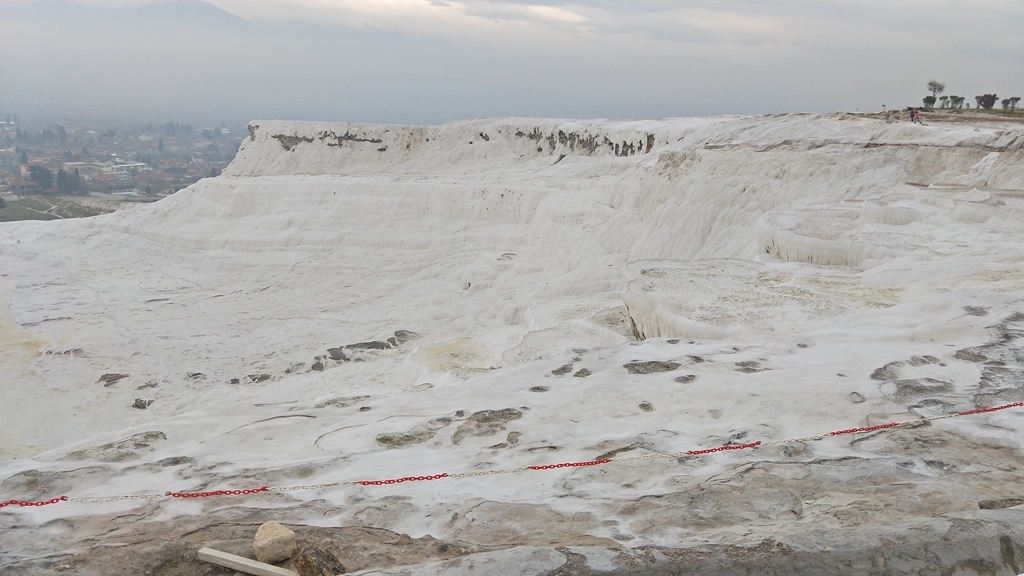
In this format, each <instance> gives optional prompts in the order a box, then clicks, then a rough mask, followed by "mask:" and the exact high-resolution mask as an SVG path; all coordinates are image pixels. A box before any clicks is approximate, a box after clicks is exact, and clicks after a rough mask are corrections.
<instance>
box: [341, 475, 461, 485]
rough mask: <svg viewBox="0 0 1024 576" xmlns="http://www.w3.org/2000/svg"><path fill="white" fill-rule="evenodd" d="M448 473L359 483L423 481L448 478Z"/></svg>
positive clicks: (382, 483)
mask: <svg viewBox="0 0 1024 576" xmlns="http://www.w3.org/2000/svg"><path fill="white" fill-rule="evenodd" d="M447 477H448V473H447V472H445V473H443V474H435V475H433V476H406V477H405V478H394V479H391V480H362V481H360V482H359V483H360V484H362V485H363V486H383V485H385V484H401V483H402V482H422V481H424V480H439V479H441V478H447Z"/></svg>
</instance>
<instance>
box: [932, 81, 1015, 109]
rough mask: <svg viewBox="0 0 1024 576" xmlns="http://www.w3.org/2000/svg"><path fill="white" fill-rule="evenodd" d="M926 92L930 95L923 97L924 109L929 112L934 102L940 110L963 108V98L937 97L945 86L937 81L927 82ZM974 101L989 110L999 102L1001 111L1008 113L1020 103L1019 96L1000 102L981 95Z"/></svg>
mask: <svg viewBox="0 0 1024 576" xmlns="http://www.w3.org/2000/svg"><path fill="white" fill-rule="evenodd" d="M928 90H929V91H930V92H931V93H932V95H931V96H925V97H924V107H925V108H927V109H929V110H931V109H933V108H935V103H936V102H938V103H939V108H940V109H942V108H948V109H952V110H959V109H961V108H963V107H964V100H966V98H964V97H963V96H939V94H942V93H943V92H945V91H946V85H945V84H944V83H942V82H939V81H938V80H929V81H928ZM974 100H975V102H977V105H978V108H982V109H984V110H991V109H992V108H994V107H995V105H996V102H999V103H1000V104H1002V105H1003V110H1006V111H1008V112H1010V111H1014V110H1016V109H1017V103H1018V102H1020V96H1014V97H1012V98H1003V100H1002V101H1000V100H999V96H997V95H995V94H982V95H980V96H975V97H974ZM967 107H968V108H970V107H971V105H970V104H967Z"/></svg>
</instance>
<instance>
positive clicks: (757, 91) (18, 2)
mask: <svg viewBox="0 0 1024 576" xmlns="http://www.w3.org/2000/svg"><path fill="white" fill-rule="evenodd" d="M921 7H924V8H926V9H922V8H921ZM0 16H3V21H4V22H5V23H6V24H7V26H6V30H5V34H4V35H3V37H2V40H0V49H2V50H3V52H4V54H6V55H7V57H6V58H5V59H4V61H3V64H0V80H2V82H0V86H2V88H0V115H2V114H20V115H21V116H22V117H23V118H37V119H39V120H43V119H45V120H61V119H62V117H63V119H67V120H70V119H88V118H95V119H97V120H101V119H109V120H113V119H117V120H119V121H122V122H135V123H146V122H161V121H166V120H171V119H176V120H181V121H185V122H193V123H219V122H222V121H224V122H228V123H241V122H245V121H247V120H252V119H270V118H273V119H286V120H289V119H290V120H329V121H356V122H385V123H415V124H436V123H442V122H446V121H451V120H462V119H471V118H481V117H510V116H515V117H549V118H551V117H554V118H613V119H614V118H667V117H678V116H708V115H723V114H762V113H782V112H827V111H836V110H847V111H855V110H860V111H868V110H881V109H882V107H883V105H884V106H887V107H888V108H890V109H892V108H902V107H904V106H907V105H914V104H920V103H921V98H922V97H923V96H926V95H927V94H928V92H927V91H926V90H925V84H926V83H927V82H928V80H930V79H936V80H939V81H942V82H945V84H946V87H947V88H946V92H945V94H947V95H950V94H956V95H961V96H965V97H966V98H967V102H969V103H971V104H972V105H973V97H974V96H975V95H976V94H982V93H991V92H994V93H997V94H999V95H1000V97H1003V98H1005V97H1009V96H1020V95H1021V94H1022V93H1024V75H1021V74H1020V73H1019V72H1020V66H1019V58H1020V55H1021V52H1022V50H1021V49H1022V48H1024V36H1022V35H1021V34H1020V33H1019V31H1020V30H1021V29H1024V5H1021V4H1019V3H1015V2H1009V1H992V2H987V3H985V4H984V5H981V6H978V5H966V4H964V3H956V2H947V1H937V2H930V3H929V4H928V5H927V6H925V5H918V4H917V3H905V5H902V6H896V7H893V6H889V5H885V4H882V3H874V2H872V3H864V2H857V3H856V4H854V3H853V2H832V3H829V4H828V5H820V3H813V2H808V1H805V0H787V1H784V2H776V3H772V5H771V6H764V5H762V4H759V3H750V2H741V1H739V0H731V1H725V2H721V1H718V2H711V1H710V0H701V1H698V2H689V3H686V5H685V6H680V5H679V4H678V3H672V2H665V1H662V0H645V1H640V2H635V3H631V4H630V5H629V6H628V7H623V6H620V5H619V4H618V3H615V2H608V1H606V0H581V1H578V2H562V1H559V0H538V1H537V2H524V1H520V0H507V1H502V0H468V1H465V2H461V3H455V2H448V1H444V0H390V1H387V2H349V1H339V2H322V1H318V0H276V1H266V2H260V3H254V2H243V1H241V0H212V1H211V2H203V1H201V0H168V1H167V2H152V1H144V0H119V1H118V0H108V1H91V2H86V3H83V2H72V1H70V0H42V1H38V2H29V1H27V0H0Z"/></svg>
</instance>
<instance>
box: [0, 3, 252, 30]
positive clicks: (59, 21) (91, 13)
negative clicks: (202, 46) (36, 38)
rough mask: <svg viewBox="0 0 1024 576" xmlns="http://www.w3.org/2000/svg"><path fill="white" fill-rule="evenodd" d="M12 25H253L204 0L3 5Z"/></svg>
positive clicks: (233, 27) (230, 27)
mask: <svg viewBox="0 0 1024 576" xmlns="http://www.w3.org/2000/svg"><path fill="white" fill-rule="evenodd" d="M0 10H2V13H3V16H4V20H6V21H8V22H10V23H17V22H18V21H19V20H20V21H25V22H26V23H28V22H31V23H46V24H49V25H53V26H68V25H70V26H88V25H96V24H105V25H113V26H119V25H120V26H160V27H163V28H167V27H179V26H187V27H190V28H195V27H199V28H216V29H218V30H245V29H248V28H251V25H250V24H249V23H248V22H246V21H245V20H243V19H242V18H239V17H238V16H235V15H234V14H232V13H230V12H227V11H225V10H221V9H220V8H217V7H216V6H214V5H213V4H210V3H208V2H204V1H203V0H166V1H164V2H158V3H155V4H144V5H140V6H122V7H110V6H91V5H87V4H81V3H79V2H74V1H73V0H39V1H37V2H30V3H24V4H23V3H15V4H4V5H2V8H0Z"/></svg>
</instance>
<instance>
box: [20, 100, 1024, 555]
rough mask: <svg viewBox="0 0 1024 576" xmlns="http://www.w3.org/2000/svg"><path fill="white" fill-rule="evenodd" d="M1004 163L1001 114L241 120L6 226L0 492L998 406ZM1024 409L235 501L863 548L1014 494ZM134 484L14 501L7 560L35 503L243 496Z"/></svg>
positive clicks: (687, 539)
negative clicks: (187, 182)
mask: <svg viewBox="0 0 1024 576" xmlns="http://www.w3.org/2000/svg"><path fill="white" fill-rule="evenodd" d="M1022 147H1024V136H1022V133H1021V130H1020V129H1019V128H1017V127H1015V126H1013V125H1007V126H1001V125H967V124H963V125H932V126H928V127H921V126H911V125H909V124H900V123H885V122H884V121H881V120H874V119H866V118H856V117H852V116H844V115H835V116H811V115H787V116H778V117H757V118H713V119H679V120H665V121H637V122H610V121H556V120H533V119H500V120H482V121H473V122H460V123H453V124H448V125H444V126H434V127H410V126H375V125H355V124H325V123H285V122H254V123H253V124H252V126H251V127H250V138H249V139H247V140H246V141H245V142H244V143H243V144H242V146H241V149H240V150H239V152H238V155H237V157H236V159H235V161H234V162H233V163H232V164H231V166H229V167H228V169H227V170H226V171H225V172H224V174H223V175H222V176H220V177H218V178H214V179H208V180H203V181H201V182H199V183H198V184H196V185H195V186H192V187H190V188H189V189H186V190H183V191H181V192H179V193H178V194H175V195H174V196H171V197H169V198H167V199H165V200H162V201H160V202H158V203H155V204H152V205H147V206H139V207H137V208H134V209H131V210H127V211H123V212H118V213H114V214H110V215H105V216H102V217H96V218H91V219H88V220H79V221H61V222H47V223H21V224H14V225H4V226H2V227H0V270H2V275H0V294H3V295H4V298H5V300H4V301H5V302H6V303H7V306H6V314H7V315H5V316H2V317H0V339H2V341H3V342H4V343H5V346H3V349H2V350H0V369H2V370H3V371H4V373H5V374H11V375H13V377H12V378H11V380H10V382H9V383H8V384H7V385H6V388H5V392H4V394H5V401H4V402H3V403H0V440H2V442H0V455H2V456H3V457H4V458H5V460H4V461H3V463H2V464H0V499H4V498H7V497H8V495H10V496H9V497H10V498H19V499H22V498H25V499H28V498H40V499H43V498H50V497H52V496H51V495H54V494H55V493H56V492H61V493H69V494H72V495H74V496H78V497H85V496H96V495H120V494H139V493H142V494H148V493H157V494H160V493H163V491H165V490H203V489H217V488H220V487H232V486H236V485H249V484H251V485H261V484H270V485H272V486H289V485H296V484H303V485H307V484H319V483H325V482H339V481H351V480H364V479H376V478H380V479H383V478H397V477H404V476H408V475H427V474H435V473H439V472H449V473H453V474H454V473H469V472H474V471H488V470H494V469H510V468H520V467H524V466H531V465H544V464H548V463H552V462H563V461H582V460H590V459H595V458H601V457H610V456H609V455H620V456H642V455H651V454H655V455H656V454H664V453H673V452H678V451H681V450H683V451H685V450H688V449H696V448H706V447H714V446H720V445H723V444H726V443H738V442H744V441H746V439H755V438H756V439H761V440H764V441H771V440H784V439H787V438H799V437H803V436H807V435H809V434H819V433H821V432H825V431H828V430H835V429H838V428H846V427H850V426H860V425H865V424H878V423H881V422H887V421H891V420H902V419H909V418H913V417H915V416H934V415H940V414H944V413H953V412H957V411H963V410H969V409H972V408H975V407H976V406H981V407H987V406H992V405H996V404H1000V403H1006V402H1015V401H1019V400H1020V399H1021V387H1022V384H1021V380H1020V376H1019V374H1020V370H1021V368H1022V358H1021V354H1020V347H1019V339H1020V332H1021V330H1022V327H1021V326H1020V317H1021V316H1020V315H1021V314H1024V309H1022V308H1021V304H1020V302H1021V295H1022V294H1024V270H1022V264H1024V249H1022V248H1021V246H1020V242H1019V235H1018V234H1019V230H1021V229H1024V217H1022V214H1024V192H1022V190H1024V170H1021V166H1022V164H1024V151H1022ZM410 332H411V333H410ZM389 337H390V338H392V339H393V340H392V341H391V342H388V340H387V339H388V338H389ZM638 340H644V341H642V342H641V341H638ZM353 344H358V345H356V346H352V345H353ZM648 361H652V362H658V363H660V364H652V365H650V366H649V367H648V368H643V369H642V370H641V369H640V368H636V366H639V364H636V363H637V362H640V363H642V362H648ZM986 362H989V363H988V364H986ZM995 363H998V364H995ZM626 366H633V367H634V368H627V367H626ZM644 366H647V365H644ZM651 366H653V368H650V367H651ZM648 369H651V370H667V371H668V372H667V373H661V372H657V371H655V372H654V373H640V374H637V373H634V372H636V371H638V370H640V371H643V370H648ZM137 400H139V401H141V403H142V404H147V403H148V402H149V401H152V403H150V404H148V405H147V407H146V408H145V409H141V408H136V407H133V404H135V403H136V401H137ZM1019 426H1020V416H1019V414H1013V413H1012V411H1007V412H1001V413H999V414H994V415H991V416H980V417H979V420H978V421H976V422H975V421H961V420H957V419H952V420H944V421H940V422H939V423H937V424H935V425H934V426H932V427H930V428H929V429H928V430H926V431H924V432H921V431H915V430H902V429H901V430H899V431H892V432H886V433H884V434H882V435H879V436H877V437H872V439H870V440H868V441H862V440H863V438H857V441H856V442H851V439H852V438H846V439H828V440H825V441H818V442H814V443H812V442H795V443H792V444H787V445H784V446H774V447H767V446H765V447H761V448H758V449H757V450H756V451H751V452H746V453H735V454H734V453H728V454H720V455H716V456H707V457H705V456H701V457H683V458H679V459H658V458H655V459H651V460H641V461H636V462H632V463H616V464H614V465H609V466H607V467H595V468H580V469H571V470H568V471H562V470H554V471H545V472H544V474H540V473H538V472H530V473H529V474H524V473H518V474H508V475H498V476H488V477H485V478H484V479H478V478H475V477H470V478H460V479H445V480H439V481H436V482H426V483H422V484H420V483H415V484H408V483H403V484H401V485H400V486H394V487H391V486H387V487H378V486H373V487H363V486H354V487H353V486H343V487H335V488H331V489H321V490H307V491H294V492H292V491H286V492H278V493H273V494H271V495H257V496H254V497H251V498H248V499H245V500H244V501H239V502H243V503H244V505H245V506H253V507H256V508H257V509H263V510H270V509H274V508H282V509H284V508H287V510H281V511H279V512H277V513H273V512H269V511H267V512H264V513H263V514H265V516H266V517H267V518H271V517H274V516H275V514H277V515H279V517H280V518H282V519H287V520H290V521H293V522H302V523H315V524H324V525H327V524H335V523H341V524H354V525H368V526H378V527H381V528H387V529H390V530H395V531H399V532H407V533H410V534H413V535H414V536H418V535H422V534H427V533H429V534H433V535H434V536H437V537H439V538H442V539H459V540H462V541H464V542H470V543H475V544H480V545H487V546H509V545H555V544H570V545H571V544H580V545H582V544H595V543H597V544H600V545H602V546H625V547H636V546H641V545H657V546H667V547H673V546H679V545H695V544H697V543H701V542H720V543H733V544H744V543H756V542H758V541H759V540H760V539H761V538H767V537H773V538H782V537H784V536H785V537H786V538H789V539H790V540H789V541H790V542H791V543H794V544H793V545H794V546H796V545H797V544H795V543H799V547H802V548H801V549H805V550H814V549H816V547H825V546H830V545H832V544H833V543H834V541H835V539H836V538H839V536H837V534H841V533H843V532H842V531H844V530H847V532H846V533H845V535H844V536H843V538H846V539H848V542H850V546H853V547H862V548H870V547H872V546H877V545H878V543H879V541H880V539H882V540H884V538H886V537H888V536H887V534H888V532H886V530H882V529H880V528H879V526H880V525H886V526H890V528H889V529H888V530H892V531H894V533H895V532H899V529H898V528H893V526H896V525H897V524H898V523H900V522H911V523H914V522H925V520H923V519H927V518H930V517H931V516H933V515H935V514H940V513H941V514H944V513H964V514H967V511H968V510H971V509H974V508H976V503H977V501H978V500H979V499H982V498H990V497H994V496H997V495H999V494H1003V493H1007V494H1008V495H1012V494H1009V493H1008V492H1007V489H1006V486H1007V485H1008V483H1009V484H1012V483H1013V482H1014V479H1015V478H1016V479H1019V474H1020V466H1019V464H1018V463H1017V462H1019V458H1018V456H1019V450H1020V436H1019V433H1018V432H1017V431H1018V430H1019ZM922 434H923V435H924V437H925V439H926V440H927V442H925V444H924V445H921V444H915V442H917V440H915V438H920V437H921V435H922ZM125 439H129V440H128V441H126V442H121V443H119V441H122V440H125ZM928 442H932V443H931V444H928ZM940 445H941V447H942V448H941V449H940V448H938V447H939V446H940ZM1014 459H1016V460H1014ZM929 462H933V463H934V462H941V463H942V465H941V466H940V465H937V464H929ZM997 462H1002V463H1001V464H996V463H997ZM847 464H850V467H847ZM853 464H856V465H855V466H854V465H853ZM936 466H939V467H938V468H936ZM942 466H946V468H942ZM949 470H957V471H967V470H970V471H972V475H970V476H969V477H965V476H964V475H961V474H958V473H953V472H949ZM975 471H977V472H979V473H978V474H973V472H975ZM530 474H533V475H530ZM879 484H893V486H895V487H889V488H886V489H884V490H881V489H878V486H879ZM1011 492H1012V490H1011ZM737 493H739V494H741V496H739V497H737ZM921 494H926V495H927V496H926V497H923V496H921ZM314 499H315V502H314V501H313V500H314ZM145 502H147V504H146V505H145V507H144V508H140V507H139V503H137V502H135V501H127V502H121V503H114V504H106V505H104V507H102V508H101V509H99V510H98V509H97V508H96V507H95V505H90V504H83V503H62V504H61V505H60V506H52V507H44V508H38V509H22V508H20V507H6V508H3V509H2V510H0V518H2V519H4V520H3V521H4V522H12V523H13V522H14V520H15V519H16V520H17V522H18V523H19V524H20V525H22V526H28V527H29V528H23V529H22V531H20V532H18V533H17V534H18V535H19V539H18V542H17V548H16V549H15V551H14V552H12V553H10V555H9V556H8V557H7V558H8V559H5V560H3V561H5V562H8V563H11V565H12V566H28V565H29V564H25V562H29V561H27V560H24V558H26V557H30V556H34V555H42V554H43V553H45V551H46V549H47V545H48V544H47V543H46V542H45V541H43V542H38V541H36V540H34V537H33V534H34V532H33V531H32V529H31V528H30V527H31V526H33V525H38V524H40V523H43V522H45V521H47V520H49V519H56V518H62V517H67V516H71V517H76V518H90V517H92V516H94V515H97V514H99V515H103V514H115V513H120V512H125V511H128V510H133V511H135V512H136V513H139V514H140V515H141V517H142V518H146V519H148V520H151V521H156V520H161V519H174V518H178V519H181V518H186V517H189V516H190V515H193V514H197V513H199V512H200V511H204V512H206V513H210V514H213V515H214V517H218V518H227V516H224V515H225V514H227V515H230V514H234V513H236V512H232V510H235V508H234V507H235V505H236V504H238V503H239V502H235V501H230V500H218V501H209V502H210V503H208V504H204V505H202V506H200V505H199V504H197V503H194V502H193V503H188V502H185V503H182V502H179V501H176V500H173V501H165V500H159V499H158V500H156V501H153V502H150V501H145ZM90 506H93V507H92V508H90ZM567 518H571V520H567ZM929 526H931V525H929ZM1017 528H1020V526H1017ZM1017 528H1014V529H1015V530H1016V529H1017ZM97 529H99V528H97ZM849 529H854V532H849ZM932 529H934V530H938V531H939V532H934V533H935V534H938V533H940V532H941V527H938V528H936V527H931V528H929V530H932ZM55 530H56V534H54V535H51V538H52V539H53V541H54V542H77V541H78V540H76V538H84V537H85V536H83V535H82V534H77V535H71V534H70V533H64V532H62V531H61V530H62V529H55ZM83 530H85V529H83ZM833 531H836V532H833ZM84 533H88V530H85V532H84ZM937 537H938V536H936V538H937ZM53 545H54V546H55V545H56V544H53ZM510 562H511V560H510Z"/></svg>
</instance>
